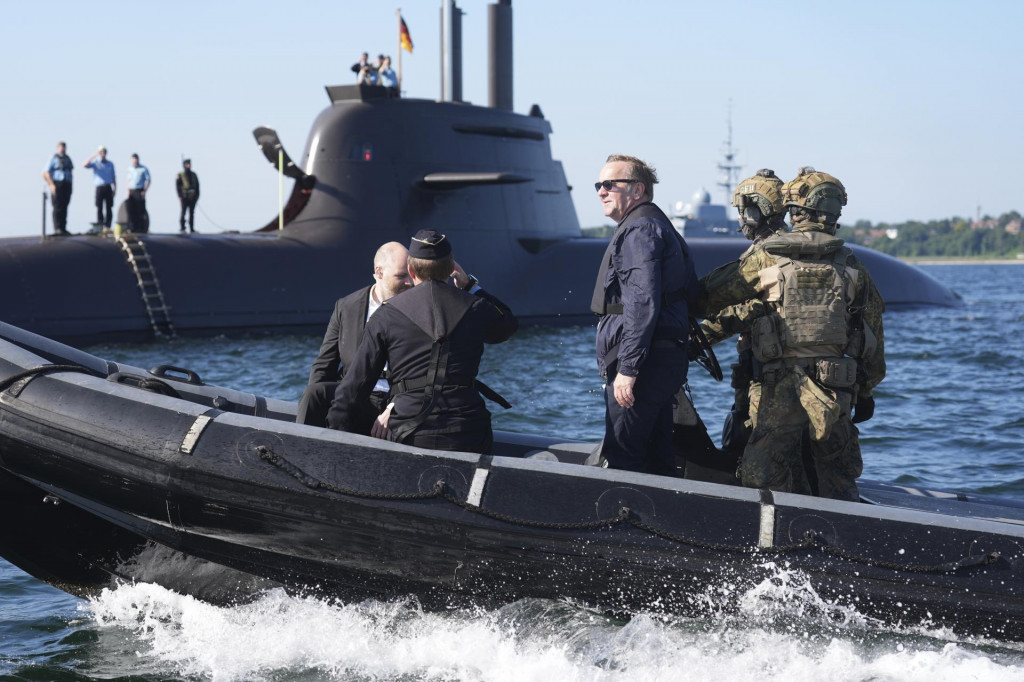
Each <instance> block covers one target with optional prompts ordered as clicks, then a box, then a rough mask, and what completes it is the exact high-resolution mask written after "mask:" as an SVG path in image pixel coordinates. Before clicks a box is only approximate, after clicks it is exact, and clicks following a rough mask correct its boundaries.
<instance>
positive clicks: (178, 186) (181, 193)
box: [174, 159, 199, 232]
mask: <svg viewBox="0 0 1024 682" xmlns="http://www.w3.org/2000/svg"><path fill="white" fill-rule="evenodd" d="M181 167H182V169H183V170H182V171H181V172H180V173H178V177H177V178H175V180H174V189H175V190H177V192H178V201H179V202H181V216H179V217H178V224H179V225H181V231H182V232H184V231H185V212H186V211H188V231H189V232H195V231H196V203H197V202H198V201H199V176H198V175H196V174H195V173H193V172H192V160H191V159H185V160H184V161H182V162H181Z"/></svg>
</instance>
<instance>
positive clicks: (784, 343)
mask: <svg viewBox="0 0 1024 682" xmlns="http://www.w3.org/2000/svg"><path fill="white" fill-rule="evenodd" d="M762 248H763V249H764V250H765V251H766V252H767V253H769V254H771V255H772V256H774V257H775V263H774V264H773V265H771V266H769V267H767V268H764V269H763V270H761V271H760V272H758V276H759V277H760V280H761V281H760V288H761V292H762V293H761V297H762V299H763V300H764V301H766V302H767V303H769V308H770V309H771V310H772V313H771V314H769V315H768V316H766V317H762V318H759V319H758V320H757V321H756V322H755V323H754V325H753V328H752V331H751V342H752V346H753V351H754V356H755V357H756V358H757V359H758V360H759V361H761V362H770V361H772V360H778V359H781V358H812V357H841V356H842V355H843V353H844V349H846V348H847V346H848V343H849V340H850V305H851V303H852V301H853V300H854V295H855V292H856V287H857V280H858V277H859V275H860V273H859V272H858V271H857V269H856V268H852V267H848V266H847V265H846V262H847V259H848V258H849V256H850V254H851V251H850V249H849V248H848V247H846V246H844V245H843V240H842V239H838V238H837V237H834V236H832V235H830V234H828V233H826V232H818V231H799V232H789V233H783V234H780V235H777V236H774V237H771V238H769V239H767V240H765V242H764V243H763V245H762Z"/></svg>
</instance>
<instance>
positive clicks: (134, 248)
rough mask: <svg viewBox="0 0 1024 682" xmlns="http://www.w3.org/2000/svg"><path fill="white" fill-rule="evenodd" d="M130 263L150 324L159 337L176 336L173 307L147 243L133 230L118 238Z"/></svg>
mask: <svg viewBox="0 0 1024 682" xmlns="http://www.w3.org/2000/svg"><path fill="white" fill-rule="evenodd" d="M117 242H118V244H119V245H120V246H121V250H122V251H123V252H124V255H125V258H126V259H128V264H129V265H130V266H131V268H132V272H134V273H135V279H136V281H137V282H138V283H139V292H140V293H141V295H142V305H144V306H145V308H146V314H147V315H149V324H150V326H151V327H152V328H153V333H154V334H156V335H157V337H167V338H174V337H175V336H176V334H175V332H174V325H173V324H172V323H171V309H170V308H169V307H168V306H167V302H166V301H165V300H164V292H163V290H162V289H161V288H160V280H159V279H157V276H156V268H155V267H154V266H153V261H152V260H150V258H149V252H148V251H146V244H145V243H144V242H143V241H142V240H141V239H139V238H138V237H137V236H136V235H135V234H133V233H131V232H125V233H124V234H123V235H121V236H120V237H118V238H117Z"/></svg>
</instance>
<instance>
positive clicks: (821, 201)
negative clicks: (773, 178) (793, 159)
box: [782, 166, 846, 220]
mask: <svg viewBox="0 0 1024 682" xmlns="http://www.w3.org/2000/svg"><path fill="white" fill-rule="evenodd" d="M782 200H783V202H785V204H786V206H787V207H792V206H799V207H801V208H806V209H807V210H809V211H813V212H815V213H825V214H828V215H829V216H831V217H832V219H833V220H835V219H837V218H839V214H840V213H841V212H842V210H843V206H846V188H845V187H843V183H841V182H839V179H838V178H836V177H835V176H833V175H829V174H828V173H822V172H819V171H816V170H814V169H813V168H811V167H810V166H804V167H803V168H801V169H800V173H799V174H798V175H797V176H796V177H795V178H793V179H792V180H790V181H789V182H787V183H786V184H785V185H783V186H782Z"/></svg>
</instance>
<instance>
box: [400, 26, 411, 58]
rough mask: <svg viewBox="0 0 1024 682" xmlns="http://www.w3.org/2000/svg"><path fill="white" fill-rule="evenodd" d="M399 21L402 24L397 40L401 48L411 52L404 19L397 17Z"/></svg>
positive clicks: (407, 29)
mask: <svg viewBox="0 0 1024 682" xmlns="http://www.w3.org/2000/svg"><path fill="white" fill-rule="evenodd" d="M398 20H399V21H401V22H402V26H401V28H400V29H399V36H398V38H399V40H400V41H401V43H402V47H403V48H404V49H405V50H407V51H408V52H410V53H411V52H412V37H411V36H410V35H409V27H408V26H406V25H405V19H403V18H401V17H399V19H398Z"/></svg>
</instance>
